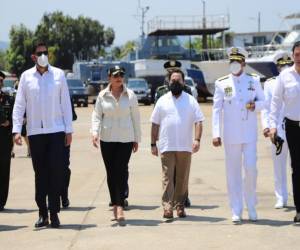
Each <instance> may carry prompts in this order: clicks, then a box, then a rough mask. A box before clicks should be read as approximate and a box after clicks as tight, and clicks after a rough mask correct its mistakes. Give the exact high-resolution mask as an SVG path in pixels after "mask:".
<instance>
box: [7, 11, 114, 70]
mask: <svg viewBox="0 0 300 250" xmlns="http://www.w3.org/2000/svg"><path fill="white" fill-rule="evenodd" d="M114 39H115V33H114V31H113V29H112V28H107V29H105V28H104V26H103V25H102V24H100V23H99V22H98V21H96V20H92V19H91V18H87V17H83V16H79V17H78V18H76V19H74V18H72V17H70V16H65V15H64V14H63V13H62V12H60V11H56V12H53V13H45V14H44V15H43V17H42V19H41V22H40V23H39V24H38V26H37V27H36V29H35V31H34V32H32V31H30V30H28V29H27V28H26V27H25V26H24V25H23V24H21V25H20V26H13V27H12V28H11V31H10V40H11V43H10V48H9V50H8V53H7V60H8V63H9V69H10V70H11V71H12V72H14V73H16V74H17V75H18V76H19V75H20V74H21V73H22V72H23V71H24V70H26V69H28V68H30V67H31V66H33V63H32V60H31V58H30V55H31V53H32V45H33V43H34V42H35V41H44V42H46V43H47V45H48V46H49V48H48V49H49V61H50V63H51V64H52V65H55V66H57V67H60V68H63V69H72V65H73V63H74V60H75V59H85V60H89V59H92V58H95V57H98V56H99V55H102V54H104V51H105V48H106V47H108V46H111V44H112V43H113V41H114Z"/></svg>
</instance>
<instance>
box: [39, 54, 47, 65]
mask: <svg viewBox="0 0 300 250" xmlns="http://www.w3.org/2000/svg"><path fill="white" fill-rule="evenodd" d="M37 63H38V65H39V66H41V67H47V66H48V56H46V55H44V54H42V55H41V56H39V57H38V59H37Z"/></svg>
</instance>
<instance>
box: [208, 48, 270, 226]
mask: <svg viewBox="0 0 300 250" xmlns="http://www.w3.org/2000/svg"><path fill="white" fill-rule="evenodd" d="M247 54H248V53H247V51H245V50H244V49H243V48H240V47H233V48H230V49H229V50H228V56H229V60H230V64H229V66H230V72H231V73H230V74H229V75H227V76H224V77H222V78H220V79H218V80H217V81H216V83H215V94H214V104H213V116H212V129H213V131H212V133H213V145H214V146H216V147H217V146H221V145H222V139H221V138H223V141H224V148H225V162H226V177H227V189H228V195H229V202H230V207H231V211H232V221H233V222H234V223H239V222H241V219H242V212H243V198H244V200H245V202H246V205H247V208H248V215H249V219H250V220H251V221H256V220H257V213H256V209H255V206H256V204H257V198H256V179H257V169H256V160H257V159H256V142H257V118H256V116H257V114H256V113H257V112H258V111H261V110H262V109H263V108H264V105H265V97H264V93H263V90H262V87H261V84H260V79H259V77H258V76H256V75H250V74H247V73H245V72H244V68H245V66H246V64H245V58H246V57H247ZM222 123H223V131H222V129H221V127H222V126H221V124H222ZM222 132H223V133H222ZM242 169H244V178H242V176H243V175H242Z"/></svg>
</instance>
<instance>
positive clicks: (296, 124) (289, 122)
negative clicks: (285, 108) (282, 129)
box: [285, 117, 300, 127]
mask: <svg viewBox="0 0 300 250" xmlns="http://www.w3.org/2000/svg"><path fill="white" fill-rule="evenodd" d="M285 124H286V125H289V126H293V127H300V121H293V120H290V119H288V118H286V117H285Z"/></svg>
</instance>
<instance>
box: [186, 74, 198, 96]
mask: <svg viewBox="0 0 300 250" xmlns="http://www.w3.org/2000/svg"><path fill="white" fill-rule="evenodd" d="M184 81H185V84H186V85H187V86H189V87H190V88H191V91H192V94H193V97H195V99H196V100H198V91H197V89H196V84H195V82H194V80H193V78H191V77H189V76H186V77H185V78H184Z"/></svg>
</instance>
